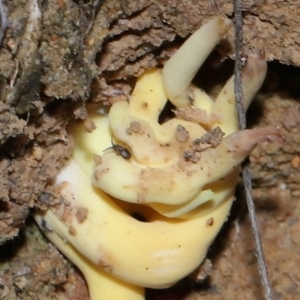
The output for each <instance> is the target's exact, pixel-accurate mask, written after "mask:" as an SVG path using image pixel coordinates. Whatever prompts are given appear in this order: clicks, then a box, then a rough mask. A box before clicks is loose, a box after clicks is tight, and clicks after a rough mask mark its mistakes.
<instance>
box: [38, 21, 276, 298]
mask: <svg viewBox="0 0 300 300" xmlns="http://www.w3.org/2000/svg"><path fill="white" fill-rule="evenodd" d="M230 26H231V22H230V21H229V20H228V19H226V18H225V17H222V16H221V17H217V18H215V19H213V20H212V21H210V22H209V23H207V24H205V25H204V26H203V27H202V28H200V29H199V30H198V31H197V32H195V33H194V34H193V35H192V36H191V37H190V38H189V39H188V40H187V41H186V43H185V44H184V45H183V46H182V47H181V48H180V49H179V50H178V52H177V53H176V54H175V55H174V56H173V57H172V58H171V59H170V60H169V61H168V62H167V63H166V65H165V67H164V68H163V70H160V69H153V70H148V71H146V72H145V73H144V74H143V75H142V76H140V77H139V78H138V80H137V83H136V86H135V88H134V91H133V92H132V95H131V97H130V99H129V101H128V102H125V101H124V102H116V103H114V104H113V105H112V107H111V108H110V110H109V112H108V113H106V112H105V111H103V110H97V109H94V110H93V112H92V113H91V115H90V120H91V121H93V122H94V124H95V125H96V129H95V130H94V131H93V132H91V133H87V132H85V130H84V127H83V125H80V124H75V125H73V127H72V128H71V130H70V134H71V135H72V136H73V137H74V143H75V149H74V153H73V156H72V159H71V160H70V161H69V163H68V164H67V166H65V167H64V169H63V170H61V172H60V173H59V175H58V176H57V178H56V180H55V184H56V185H57V189H59V191H60V195H61V204H60V205H58V206H57V207H54V208H52V209H49V210H48V211H46V212H41V211H38V212H36V214H35V218H36V220H37V222H38V224H39V225H40V226H41V228H47V231H46V232H45V234H46V235H47V237H48V238H49V239H50V240H51V241H52V242H53V243H54V244H55V245H56V246H57V247H58V248H59V249H60V250H61V251H62V252H63V253H64V254H65V255H66V256H67V257H69V258H70V260H72V261H73V262H74V263H75V264H76V265H77V266H78V267H79V268H80V269H81V270H82V272H83V274H84V276H85V278H86V280H87V283H88V285H89V290H90V297H91V299H93V300H95V299H101V300H109V299H122V300H127V299H128V300H129V299H130V300H139V299H144V288H145V287H151V288H165V287H168V286H170V285H173V284H174V283H176V282H177V281H178V280H180V279H181V278H183V277H184V276H186V275H188V274H189V273H191V272H192V271H193V270H194V269H196V268H197V266H199V264H200V263H201V262H202V261H203V259H204V257H205V255H206V252H207V250H208V247H209V246H210V244H211V243H212V241H213V239H214V238H215V236H216V235H217V233H218V232H219V230H220V228H221V226H222V224H223V223H224V221H225V220H226V218H227V217H228V213H229V210H230V207H231V204H232V200H233V194H234V189H235V185H236V182H237V177H238V174H239V166H240V164H241V162H242V161H243V160H244V159H245V157H246V156H247V155H248V154H249V153H250V152H251V150H252V149H253V148H254V147H255V145H256V144H257V143H258V142H260V141H262V140H265V139H267V138H271V137H272V136H274V135H277V131H276V130H275V129H274V128H261V129H254V130H245V131H238V124H237V114H236V109H235V101H234V90H233V78H231V79H230V80H229V81H228V82H227V84H226V85H225V86H224V88H223V89H222V91H221V92H220V94H219V96H218V97H217V98H216V99H215V100H213V99H211V98H210V97H209V96H208V95H206V94H205V93H204V92H203V91H201V90H200V89H198V88H197V87H195V86H193V85H191V80H192V79H193V77H194V76H195V74H196V72H197V70H198V69H199V67H200V66H201V64H202V63H203V61H204V60H205V58H206V57H207V56H208V55H209V53H210V52H211V50H212V49H213V48H214V47H215V45H216V44H217V43H218V42H219V41H220V39H221V38H222V36H224V34H226V32H227V31H228V29H229V28H230ZM265 74H266V62H265V61H264V60H263V58H262V57H260V56H259V55H249V57H248V59H247V62H246V65H245V66H244V70H243V74H242V75H243V84H244V106H245V108H247V107H248V105H249V103H250V102H251V100H252V97H253V96H254V94H255V93H256V92H257V90H258V89H259V88H260V86H261V84H262V82H263V80H264V77H265ZM168 100H169V101H170V102H171V103H172V104H173V105H174V106H175V117H174V118H171V119H169V120H167V121H166V122H164V123H162V124H161V123H159V121H158V120H159V117H160V114H161V112H162V110H163V108H164V107H165V105H166V103H167V101H168ZM111 137H113V142H114V143H115V144H114V146H113V147H111ZM108 148H111V149H108ZM107 149H108V150H107ZM45 224H46V226H45Z"/></svg>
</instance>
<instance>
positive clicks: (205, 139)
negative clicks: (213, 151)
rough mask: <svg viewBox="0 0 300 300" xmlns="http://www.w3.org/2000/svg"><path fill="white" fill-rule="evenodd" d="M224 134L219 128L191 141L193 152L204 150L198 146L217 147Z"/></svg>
mask: <svg viewBox="0 0 300 300" xmlns="http://www.w3.org/2000/svg"><path fill="white" fill-rule="evenodd" d="M224 134H225V133H224V132H223V131H222V130H221V128H220V127H219V126H217V127H216V128H214V129H212V130H210V131H208V132H207V133H205V134H204V135H203V136H202V137H201V138H199V139H195V140H194V141H193V147H194V149H195V151H203V150H204V149H205V147H204V148H202V147H201V145H200V144H207V145H211V146H212V147H213V148H215V147H217V146H218V145H219V144H220V143H221V142H222V139H223V136H224Z"/></svg>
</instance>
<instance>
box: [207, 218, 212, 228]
mask: <svg viewBox="0 0 300 300" xmlns="http://www.w3.org/2000/svg"><path fill="white" fill-rule="evenodd" d="M206 225H207V226H213V225H214V218H209V219H207V220H206Z"/></svg>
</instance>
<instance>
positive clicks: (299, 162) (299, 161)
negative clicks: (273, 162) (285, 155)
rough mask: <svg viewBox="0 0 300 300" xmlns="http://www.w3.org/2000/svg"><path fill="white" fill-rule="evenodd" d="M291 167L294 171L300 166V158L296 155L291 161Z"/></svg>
mask: <svg viewBox="0 0 300 300" xmlns="http://www.w3.org/2000/svg"><path fill="white" fill-rule="evenodd" d="M291 165H292V167H293V168H294V169H298V168H299V166H300V156H299V155H295V156H294V157H293V158H292V160H291Z"/></svg>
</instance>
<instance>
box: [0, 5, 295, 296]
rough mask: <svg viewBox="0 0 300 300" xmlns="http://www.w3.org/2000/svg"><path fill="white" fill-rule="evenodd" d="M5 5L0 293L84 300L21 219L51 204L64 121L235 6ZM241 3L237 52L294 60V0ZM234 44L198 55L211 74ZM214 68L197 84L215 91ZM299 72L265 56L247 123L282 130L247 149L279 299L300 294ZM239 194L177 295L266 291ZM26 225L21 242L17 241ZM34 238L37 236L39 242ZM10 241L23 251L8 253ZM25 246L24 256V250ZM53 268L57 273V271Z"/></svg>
mask: <svg viewBox="0 0 300 300" xmlns="http://www.w3.org/2000/svg"><path fill="white" fill-rule="evenodd" d="M1 3H2V6H4V11H6V12H7V18H8V21H9V22H8V26H7V28H5V26H4V25H5V22H3V18H2V22H1V28H0V36H1V35H2V34H4V38H3V40H2V44H1V48H0V86H1V90H0V97H1V98H0V100H1V101H0V122H1V129H0V170H1V178H0V232H1V234H0V243H1V244H3V246H2V249H3V250H2V249H1V250H0V251H1V252H0V253H2V254H3V255H2V256H1V257H3V259H2V260H1V265H0V299H32V295H33V294H32V293H34V294H35V295H38V298H36V299H76V298H75V296H74V295H75V294H77V295H80V298H78V299H82V300H85V299H88V296H87V294H86V286H85V284H84V282H83V281H82V279H81V277H79V276H78V273H73V272H74V268H73V267H72V266H71V265H70V264H66V262H65V261H64V260H63V258H62V256H61V255H59V254H58V253H57V252H56V251H55V249H54V248H53V247H52V246H47V244H45V242H42V237H41V236H40V235H38V232H36V229H32V227H28V226H25V221H26V219H27V218H28V216H29V214H30V210H31V209H32V208H34V207H38V208H41V209H46V208H47V207H49V206H51V205H53V201H54V199H55V193H54V191H53V189H52V187H51V180H52V179H53V178H54V176H55V175H56V174H57V172H58V170H59V169H60V168H61V167H62V166H63V164H64V163H65V162H66V160H67V159H68V157H69V156H70V154H71V149H72V141H71V140H70V139H69V137H68V134H67V130H66V126H67V124H68V122H69V121H70V120H73V119H85V118H86V117H87V112H86V109H85V102H86V101H87V100H90V101H96V102H99V101H103V102H104V103H111V102H113V101H115V100H116V98H119V97H124V95H122V93H120V90H121V91H123V92H124V93H125V94H126V93H128V92H130V90H131V88H132V82H134V78H135V77H136V76H138V75H140V74H141V73H142V72H143V71H144V70H145V69H147V68H151V67H154V66H161V65H162V64H163V63H164V61H165V60H166V59H167V58H168V57H169V56H170V55H171V54H172V53H173V52H174V51H175V50H176V49H177V48H178V47H179V45H180V44H181V43H182V42H183V40H184V39H185V38H186V37H187V36H188V35H189V34H191V33H192V32H194V31H195V30H196V29H197V28H198V27H200V25H201V24H202V23H203V22H206V21H207V20H209V19H210V18H212V17H213V16H215V15H217V14H220V13H225V14H226V15H227V16H229V17H230V18H233V13H232V8H233V6H232V3H231V2H228V1H225V0H221V1H218V0H214V1H213V0H205V1H204V0H202V1H199V0H184V1H179V0H163V1H158V0H156V1H155V0H153V1H149V0H148V1H144V0H140V1H135V0H132V1H131V0H106V1H97V0H95V1H71V0H45V1H39V0H28V1H25V0H10V1H1ZM244 8H245V12H244V16H245V24H244V41H245V45H244V48H245V51H249V50H250V51H264V52H265V55H266V58H267V59H268V60H269V61H273V60H276V61H279V62H281V63H284V64H289V65H294V66H300V51H299V43H300V30H299V18H298V16H299V14H300V1H294V0H293V1H292V0H290V1H279V0H267V1H265V3H263V4H260V5H258V6H255V5H254V4H253V3H252V2H251V1H250V0H249V1H244ZM2 17H3V16H2ZM5 29H6V30H5ZM233 49H234V46H233V32H230V33H229V34H228V36H227V37H226V38H225V39H224V42H222V43H221V44H220V46H218V47H217V51H216V53H215V55H212V57H211V58H210V59H209V60H208V62H207V64H206V65H208V68H209V66H212V70H211V72H212V74H213V72H219V71H224V72H223V74H225V75H224V78H221V79H222V80H223V83H224V82H225V80H226V79H227V78H228V77H226V76H227V74H228V71H227V70H225V69H224V67H223V69H222V67H220V61H221V59H222V58H224V57H230V56H232V54H233ZM217 53H218V54H217ZM228 64H229V65H230V63H228ZM230 70H232V68H231V69H230ZM199 76H200V77H199V78H200V79H199V82H200V86H201V75H199ZM219 77H220V76H218V78H215V77H214V76H213V75H212V77H209V79H208V76H206V74H205V76H204V77H203V78H202V83H203V85H204V86H203V88H205V89H206V90H207V91H208V92H210V93H213V89H212V87H214V86H216V85H218V84H219V83H220V82H219V81H218V80H219ZM299 79H300V71H299V70H298V69H297V68H295V67H291V66H290V67H287V66H282V65H280V64H278V63H271V64H270V71H269V73H268V77H267V80H266V83H265V85H264V88H263V89H262V92H261V93H260V95H259V96H258V97H257V99H256V102H255V103H254V105H253V107H252V109H251V110H250V112H249V120H250V121H251V125H252V126H262V125H266V124H273V125H276V126H279V127H280V129H281V131H282V134H283V136H284V137H285V143H284V144H283V145H279V144H275V145H274V144H272V145H271V146H270V145H268V144H262V145H260V146H259V147H257V149H256V150H255V151H254V153H253V154H252V156H251V169H252V172H253V180H254V181H253V182H254V187H255V191H254V194H255V197H256V200H257V205H258V219H259V224H260V228H261V233H262V236H263V243H264V247H265V252H266V257H267V262H268V265H269V270H270V275H271V281H272V284H273V285H274V288H275V292H276V296H277V299H296V298H297V296H296V295H297V294H299V292H300V288H299V286H300V283H299V281H300V275H299V274H298V273H297V269H296V270H295V267H294V266H296V265H298V263H299V261H298V247H299V245H300V240H299V239H300V238H299V237H300V232H299V230H300V229H299V228H300V226H299V225H300V224H299V222H300V220H299V217H298V216H299V213H300V211H299V210H300V205H299V203H298V202H299V199H300V188H299V181H300V175H299V174H300V172H299V170H300V156H299V155H300V154H299V153H300V135H299V126H300V104H299V92H300V88H299V87H298V86H300V85H299V81H300V80H299ZM208 80H209V81H208ZM241 199H242V197H241V198H238V200H237V202H236V205H235V207H234V212H233V214H232V217H231V221H230V222H228V223H227V225H226V226H225V228H224V230H223V231H222V232H221V233H220V235H219V238H218V239H217V241H216V243H215V245H214V246H213V247H212V250H211V251H210V253H209V257H210V259H211V260H212V262H213V272H212V274H211V277H210V280H209V282H208V281H207V280H206V281H205V284H204V285H200V286H198V285H195V284H191V282H192V281H191V280H186V281H184V284H179V285H178V286H177V287H175V288H173V290H175V291H176V292H177V293H178V294H179V295H181V296H182V297H181V298H183V297H184V295H186V299H200V298H201V299H205V298H206V297H207V299H236V298H241V299H263V296H262V293H261V290H260V284H259V277H258V273H257V268H256V263H255V256H254V244H253V241H252V238H251V237H252V236H251V232H250V229H249V224H248V221H247V214H246V212H245V205H244V202H243V201H242V200H241ZM24 227H25V229H26V231H27V233H26V236H27V235H28V236H29V237H28V238H27V240H26V243H19V242H16V243H15V241H18V239H19V237H17V236H18V234H19V230H20V229H22V228H24ZM14 237H15V239H14V240H13V242H12V241H9V240H10V239H12V238H14ZM36 240H38V241H39V242H38V243H41V244H43V246H41V247H36V245H37V242H36ZM12 248H17V249H19V251H16V252H14V253H12V254H13V255H9V256H7V255H4V254H5V253H6V252H7V251H10V250H7V249H12ZM24 253H26V255H27V256H26V259H24V258H22V259H21V258H20V257H21V256H22V255H25V254H24ZM41 261H42V263H41ZM41 264H42V266H41ZM28 266H30V268H28ZM53 268H57V270H59V271H57V270H56V271H53ZM53 272H54V273H55V274H56V272H58V273H59V275H57V276H54V277H53ZM18 274H21V275H18ZM70 274H71V275H70ZM72 274H73V275H72ZM74 274H75V275H74ZM72 276H73V277H72ZM41 277H43V279H42V280H41ZM70 282H71V283H72V284H71V285H73V287H72V288H70ZM74 289H77V291H76V292H75V293H74ZM78 291H82V294H79V292H78ZM165 293H166V294H163V296H162V294H160V295H157V294H156V293H155V292H153V291H151V292H149V299H151V300H154V299H167V298H159V297H166V295H167V293H169V292H165ZM78 297H79V296H78ZM174 299H175V298H174Z"/></svg>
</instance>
